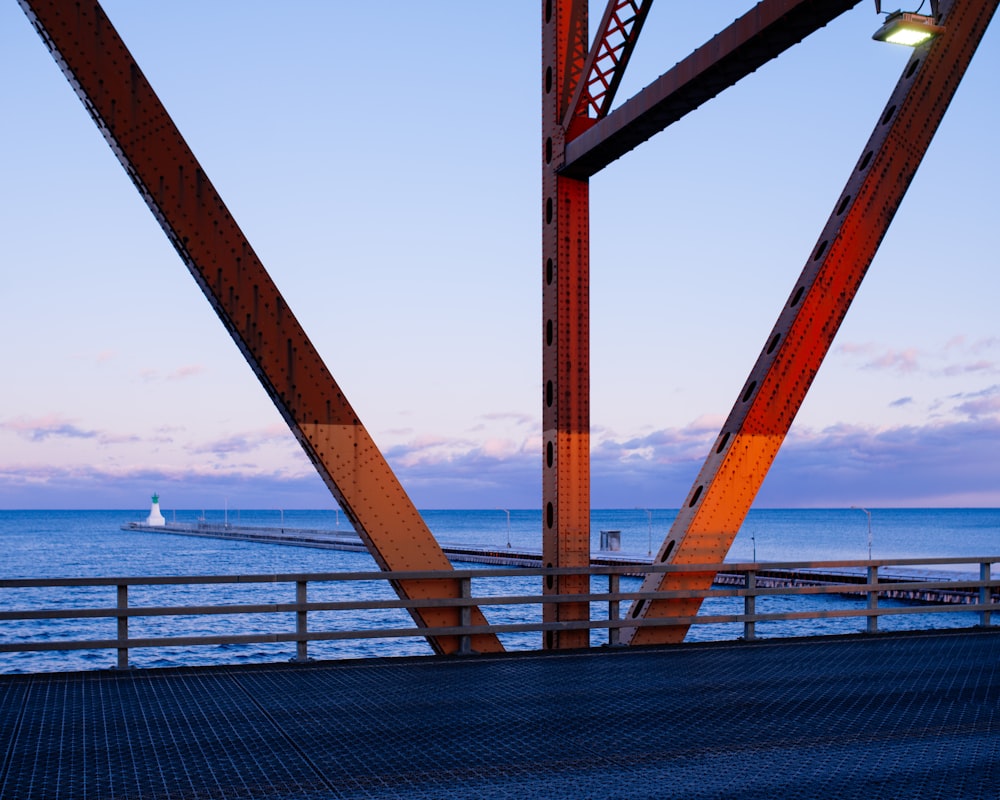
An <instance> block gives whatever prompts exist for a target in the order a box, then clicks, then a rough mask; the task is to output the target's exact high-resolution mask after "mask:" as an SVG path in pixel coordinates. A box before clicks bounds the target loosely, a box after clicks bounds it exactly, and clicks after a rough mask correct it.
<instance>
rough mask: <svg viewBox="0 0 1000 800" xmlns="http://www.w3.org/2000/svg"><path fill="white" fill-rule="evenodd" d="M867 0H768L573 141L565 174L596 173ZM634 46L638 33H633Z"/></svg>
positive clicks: (569, 175) (564, 167)
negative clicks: (863, 0) (634, 37)
mask: <svg viewBox="0 0 1000 800" xmlns="http://www.w3.org/2000/svg"><path fill="white" fill-rule="evenodd" d="M860 1H861V0H763V2H761V3H758V4H757V6H756V7H755V8H753V10H751V11H749V12H747V13H746V14H744V15H743V16H742V17H740V18H739V19H737V20H736V21H735V22H734V23H733V24H732V25H730V26H729V27H727V28H725V29H724V30H723V31H722V32H721V33H719V34H717V35H716V36H714V37H713V38H712V39H711V41H709V42H707V43H706V44H704V45H703V46H701V47H699V48H698V49H697V50H695V51H694V52H693V53H692V54H691V55H690V56H688V57H687V58H685V59H684V60H683V61H681V62H680V63H678V64H677V65H676V66H675V67H673V68H672V69H670V70H669V71H667V72H666V73H664V74H663V75H661V76H660V77H659V78H657V79H656V80H655V81H653V83H651V84H650V85H649V86H647V87H646V88H645V89H643V90H641V91H640V92H639V93H638V94H636V95H635V96H634V97H632V98H630V99H629V100H627V101H626V102H624V103H622V105H621V106H619V107H618V108H616V109H615V110H614V111H612V112H611V113H610V114H608V115H607V116H606V117H605V118H604V119H603V120H601V121H599V122H597V123H596V124H593V125H592V126H590V127H589V128H587V129H586V130H583V131H581V133H580V135H579V136H577V137H575V138H574V139H572V141H570V142H569V143H568V144H567V146H566V160H565V163H564V164H563V165H562V168H561V171H560V174H562V175H566V176H568V177H574V178H578V179H581V180H583V179H585V178H589V177H590V176H592V175H594V174H596V173H597V172H600V170H602V169H603V168H604V167H606V166H607V165H608V164H610V163H611V162H612V161H614V160H615V159H617V158H620V157H621V156H623V155H624V154H625V153H627V152H628V151H629V150H632V149H633V148H635V147H638V146H639V145H640V144H642V143H643V142H644V141H646V140H647V139H649V138H651V137H652V136H654V135H655V134H657V133H659V132H660V131H662V130H663V129H664V128H666V127H667V126H668V125H670V124H672V123H674V122H676V121H677V120H679V119H680V118H681V117H683V116H684V115H685V114H687V113H688V112H690V111H693V110H694V109H696V108H697V107H698V106H700V105H701V104H702V103H704V102H705V101H707V100H710V99H711V98H713V97H715V96H716V95H717V94H719V93H720V92H721V91H723V90H724V89H727V88H729V87H730V86H732V85H733V84H735V83H737V82H738V81H739V80H741V79H742V78H744V77H746V76H747V75H749V74H750V73H751V72H753V71H754V70H756V69H757V68H758V67H760V66H762V65H763V64H765V63H766V62H768V61H770V60H771V59H772V58H775V57H777V56H778V55H780V54H781V53H782V52H784V51H785V50H787V49H788V48H789V47H791V46H792V45H794V44H796V43H797V42H800V41H801V40H802V39H804V38H805V37H806V36H808V35H809V34H811V33H813V32H814V31H816V30H818V29H819V28H821V27H823V26H824V25H826V24H827V23H828V22H830V21H831V20H833V19H835V18H836V17H838V16H839V15H840V14H842V13H844V12H845V11H847V10H848V9H850V8H852V7H854V6H856V5H857V4H858V3H859V2H860ZM632 44H633V46H634V41H633V43H632Z"/></svg>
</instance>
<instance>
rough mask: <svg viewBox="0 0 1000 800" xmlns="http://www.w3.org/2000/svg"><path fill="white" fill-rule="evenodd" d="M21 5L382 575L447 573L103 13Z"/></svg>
mask: <svg viewBox="0 0 1000 800" xmlns="http://www.w3.org/2000/svg"><path fill="white" fill-rule="evenodd" d="M19 2H20V4H21V7H22V8H23V9H24V11H25V13H26V14H27V16H28V18H29V19H30V20H31V22H32V23H33V24H34V26H35V28H36V29H37V31H38V33H39V34H40V35H41V37H42V40H43V41H44V42H45V44H46V46H47V47H48V48H49V50H50V51H51V52H52V55H53V57H54V58H55V60H56V62H57V63H58V64H59V66H60V68H61V69H62V71H63V73H64V74H65V75H66V77H67V78H68V80H69V82H70V84H71V85H72V86H73V88H74V89H75V90H76V93H77V94H78V95H79V97H80V99H81V100H82V101H83V104H84V106H86V108H87V110H88V111H89V112H90V115H91V116H92V117H93V119H94V121H95V122H96V123H97V126H98V128H99V129H100V130H101V133H103V134H104V137H105V138H106V139H107V141H108V144H110V146H111V149H112V150H113V151H114V152H115V155H116V156H117V157H118V160H119V161H120V162H121V163H122V166H124V167H125V170H126V172H128V174H129V177H130V178H131V179H132V182H133V183H134V184H135V186H136V188H137V189H138V190H139V193H140V194H141V195H142V197H143V199H144V200H145V201H146V203H147V204H148V205H149V207H150V209H151V210H152V212H153V214H154V216H155V217H156V218H157V220H158V221H159V223H160V225H161V226H162V227H163V230H164V231H165V232H166V234H167V236H168V238H169V239H170V241H171V242H172V243H173V245H174V247H175V248H176V249H177V252H178V253H179V254H180V256H181V258H182V259H183V261H184V263H185V264H186V265H187V267H188V269H189V270H190V271H191V274H192V275H193V276H194V279H195V280H196V281H197V283H198V285H199V286H200V287H201V289H202V291H203V292H204V293H205V296H206V297H207V298H208V300H209V302H210V303H211V304H212V307H213V308H214V309H215V311H216V313H218V315H219V317H220V318H221V320H222V322H223V324H224V325H225V326H226V328H227V329H228V330H229V332H230V334H231V335H232V337H233V339H234V340H235V342H236V344H237V346H238V347H239V348H240V351H241V352H242V353H243V355H244V356H245V357H246V359H247V361H248V362H249V363H250V366H251V367H252V368H253V370H254V372H255V373H256V375H257V377H258V378H259V379H260V382H261V384H262V385H263V386H264V388H265V389H266V391H267V393H268V395H269V396H270V397H271V399H272V400H273V401H274V404H275V405H276V406H277V407H278V410H279V411H280V412H281V414H282V416H283V417H284V418H285V421H286V422H287V423H288V425H289V427H290V428H291V429H292V432H293V433H294V434H295V437H296V438H297V439H298V441H299V443H300V444H301V445H302V447H303V449H304V450H305V451H306V454H307V455H308V456H309V458H310V460H311V461H312V462H313V464H314V465H315V466H316V469H317V470H318V471H319V473H320V475H321V476H322V478H323V480H324V482H325V483H326V485H327V486H328V487H329V489H330V491H331V492H332V494H333V496H334V497H335V498H336V500H337V502H338V503H339V504H340V505H341V507H342V508H343V509H344V511H345V513H346V514H347V516H348V518H349V519H350V520H351V523H352V524H353V525H354V527H355V529H356V530H357V531H358V533H359V534H360V535H361V537H362V539H363V540H364V541H365V544H366V545H367V546H368V549H369V550H370V551H371V553H372V555H373V556H374V557H375V560H376V561H377V562H378V564H379V566H380V567H382V568H383V569H390V570H442V571H447V570H450V569H451V564H450V563H449V561H448V559H447V557H446V556H445V555H444V553H443V551H442V550H441V548H440V546H439V545H438V543H437V542H436V541H435V539H434V536H433V535H432V534H431V532H430V530H429V529H428V528H427V525H426V523H425V522H424V520H423V518H422V517H421V516H420V514H419V513H418V511H417V510H416V508H415V507H414V506H413V503H412V502H411V501H410V498H409V497H408V496H407V494H406V492H405V491H404V490H403V487H402V486H401V485H400V484H399V481H398V480H397V478H396V476H395V474H394V473H393V472H392V469H391V468H390V467H389V465H388V464H387V463H386V461H385V459H384V457H383V456H382V453H381V452H380V451H379V449H378V447H377V446H376V445H375V443H374V442H373V441H372V439H371V437H370V435H369V434H368V431H367V430H366V429H365V427H364V426H363V425H362V424H361V421H360V420H359V419H358V417H357V415H356V414H355V412H354V409H353V408H352V407H351V405H350V404H349V403H348V401H347V398H346V397H344V394H343V392H342V391H341V390H340V387H339V386H338V385H337V383H336V381H335V380H334V378H333V375H332V374H331V373H330V371H329V370H328V369H327V367H326V365H325V364H324V363H323V360H322V358H320V355H319V353H318V352H317V351H316V349H315V347H314V346H313V345H312V343H311V342H310V341H309V338H308V337H307V336H306V333H305V331H304V330H303V329H302V327H301V325H300V324H299V322H298V321H297V320H296V319H295V317H294V315H293V314H292V312H291V310H290V309H289V308H288V305H287V304H286V303H285V301H284V299H283V298H282V296H281V294H280V292H279V291H278V289H277V287H276V286H275V284H274V282H273V281H272V280H271V277H270V276H269V275H268V273H267V271H266V270H265V269H264V266H263V265H262V264H261V262H260V259H259V258H258V257H257V254H256V253H255V252H254V251H253V248H252V247H251V246H250V243H249V242H248V241H247V239H246V237H245V236H244V234H243V232H242V231H241V230H240V228H239V226H238V225H237V224H236V222H235V220H234V219H233V217H232V215H231V214H230V213H229V210H228V209H227V208H226V206H225V204H224V203H223V201H222V198H221V197H220V196H219V194H218V193H217V192H216V190H215V188H214V187H213V186H212V183H211V182H210V181H209V179H208V177H207V176H206V175H205V172H204V170H203V169H202V168H201V165H200V164H199V163H198V161H197V159H196V158H195V156H194V154H193V153H192V152H191V149H190V148H189V147H188V145H187V143H186V142H185V141H184V139H183V137H182V136H181V134H180V131H179V130H178V129H177V127H176V126H175V125H174V123H173V121H172V120H171V119H170V117H169V115H168V114H167V112H166V109H164V107H163V105H162V103H161V102H160V100H159V98H158V97H157V96H156V94H155V93H154V92H153V89H152V87H150V85H149V83H148V81H147V80H146V78H145V76H144V75H143V74H142V71H141V70H140V69H139V67H138V65H137V64H136V62H135V60H134V59H133V58H132V56H131V54H130V53H129V51H128V49H127V48H126V46H125V44H124V42H123V41H122V40H121V37H120V36H119V35H118V32H117V31H116V30H115V29H114V27H113V26H112V24H111V23H110V21H109V20H108V18H107V16H106V15H105V13H104V10H103V9H102V8H101V6H100V4H99V3H98V2H97V1H96V0H81V2H74V3H68V2H65V1H64V0H19ZM394 588H395V590H396V592H397V593H398V594H399V595H400V597H401V598H408V599H415V600H424V599H428V600H435V599H439V598H457V597H460V596H461V586H460V582H459V581H457V580H453V579H449V578H442V579H440V580H435V581H397V582H395V583H394ZM411 613H412V615H413V618H414V620H415V621H416V623H417V624H418V625H419V626H421V627H426V628H435V627H450V626H457V625H459V624H460V622H461V615H460V611H459V609H458V608H447V607H427V608H418V609H414V610H413V611H412V612H411ZM477 620H478V621H479V622H482V621H483V618H482V615H481V614H479V612H478V610H476V611H474V614H473V621H474V622H475V621H477ZM428 641H429V642H430V643H431V646H432V647H433V648H434V649H435V651H437V652H439V653H447V652H454V651H456V650H458V649H459V646H460V641H459V638H458V637H456V636H434V635H433V634H432V633H430V632H429V633H428ZM471 647H472V649H474V650H477V651H481V652H482V651H496V650H502V649H503V648H502V646H501V645H500V642H499V640H498V639H497V638H496V636H494V635H493V634H483V635H477V636H474V637H472V640H471Z"/></svg>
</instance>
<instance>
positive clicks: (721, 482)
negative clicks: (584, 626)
mask: <svg viewBox="0 0 1000 800" xmlns="http://www.w3.org/2000/svg"><path fill="white" fill-rule="evenodd" d="M998 4H1000V0H950V2H949V0H943V2H942V3H941V11H942V15H943V20H942V24H943V25H944V27H945V31H944V33H943V34H942V35H941V36H939V37H938V38H936V39H934V40H932V41H931V42H929V43H928V44H926V45H924V46H922V47H920V48H917V49H916V50H915V51H914V52H913V56H912V57H911V58H910V61H909V63H908V64H907V66H906V68H905V69H904V70H903V76H902V77H901V78H900V80H899V83H898V84H897V85H896V88H895V90H894V91H893V93H892V96H891V97H890V99H889V103H888V105H887V106H886V108H885V110H884V111H883V112H882V115H881V117H880V118H879V120H878V123H877V124H876V126H875V131H874V132H873V133H872V136H871V138H870V139H869V140H868V144H867V145H866V146H865V149H864V151H863V153H862V155H861V158H860V160H859V161H858V163H857V165H856V166H855V168H854V170H853V172H852V174H851V177H850V179H849V180H848V182H847V186H846V187H845V189H844V191H843V193H842V194H841V196H840V198H839V199H838V200H837V204H836V208H835V209H834V212H833V214H832V215H831V216H830V219H829V221H828V222H827V224H826V227H825V228H824V229H823V233H822V234H821V236H820V238H819V241H818V243H817V245H816V247H815V249H814V250H813V252H812V253H811V254H810V256H809V261H808V262H807V264H806V266H805V269H804V270H803V271H802V274H801V276H800V277H799V280H798V281H797V282H796V284H795V286H794V288H793V289H792V293H791V296H790V297H789V299H788V302H787V303H786V304H785V307H784V308H783V310H782V312H781V315H780V316H779V317H778V322H777V324H776V325H775V327H774V330H773V331H772V332H771V334H770V336H768V339H767V342H766V343H765V345H764V349H763V351H762V352H761V354H760V357H759V358H758V359H757V363H756V365H755V366H754V368H753V370H752V371H751V373H750V377H749V378H748V379H747V382H746V385H745V386H744V387H743V390H742V392H740V396H739V398H737V400H736V404H735V406H734V407H733V410H732V412H731V413H730V415H729V418H728V419H727V420H726V423H725V425H724V426H723V428H722V431H721V432H720V434H719V437H718V438H717V439H716V441H715V444H714V445H713V447H712V450H711V452H710V453H709V456H708V458H707V459H706V461H705V464H704V466H702V468H701V472H700V473H699V475H698V478H697V480H696V481H695V485H694V486H693V487H692V489H691V492H690V494H689V495H688V497H687V499H686V501H685V503H684V506H683V507H682V508H681V510H680V512H679V513H678V515H677V518H676V520H675V521H674V524H673V526H672V527H671V529H670V532H669V534H668V535H667V539H666V541H665V542H664V543H663V546H662V547H661V548H660V550H659V552H658V553H657V556H656V561H657V563H673V564H708V563H712V562H721V561H722V560H723V558H724V557H725V555H726V553H727V552H728V551H729V547H730V545H731V544H732V542H733V539H734V538H735V537H736V534H737V532H738V531H739V529H740V526H741V525H742V524H743V520H744V518H745V517H746V514H747V511H748V510H749V509H750V505H751V503H752V502H753V499H754V497H755V496H756V494H757V491H758V489H760V485H761V483H763V481H764V477H765V476H766V475H767V471H768V469H770V467H771V463H772V462H773V461H774V457H775V456H776V455H777V453H778V448H779V447H780V446H781V443H782V441H783V440H784V438H785V435H786V434H787V433H788V429H789V427H790V426H791V424H792V421H793V420H794V418H795V414H796V413H797V412H798V410H799V407H800V406H801V404H802V401H803V399H804V398H805V395H806V392H807V391H808V389H809V386H810V384H811V383H812V381H813V378H814V377H815V375H816V372H817V370H818V369H819V367H820V364H821V363H822V361H823V358H824V356H825V355H826V353H827V351H828V350H829V348H830V345H831V343H832V342H833V338H834V336H835V335H836V333H837V330H838V328H839V327H840V323H841V322H842V321H843V319H844V315H845V314H846V313H847V309H848V308H849V306H850V304H851V301H852V300H853V299H854V295H855V293H856V292H857V290H858V287H859V286H860V285H861V281H862V279H863V278H864V275H865V272H866V271H867V269H868V265H869V264H870V263H871V261H872V258H873V257H874V256H875V252H876V251H877V249H878V246H879V244H880V243H881V241H882V237H883V236H884V235H885V232H886V230H887V229H888V227H889V223H890V222H891V221H892V218H893V216H894V215H895V213H896V209H897V208H898V207H899V204H900V202H901V201H902V199H903V195H904V194H905V193H906V190H907V188H908V187H909V185H910V181H912V180H913V176H914V174H915V173H916V171H917V167H918V166H919V165H920V161H921V159H922V158H923V156H924V153H925V152H926V151H927V148H928V146H929V145H930V143H931V139H932V138H933V136H934V133H935V131H936V130H937V127H938V125H939V123H940V122H941V118H942V117H943V116H944V113H945V110H946V109H947V107H948V104H949V103H950V102H951V99H952V97H953V96H954V94H955V90H956V89H957V88H958V84H959V81H960V80H961V78H962V76H963V75H964V74H965V71H966V69H967V68H968V66H969V62H970V61H971V59H972V55H973V53H974V52H975V50H976V47H977V46H978V45H979V42H980V40H981V39H982V36H983V33H984V32H985V31H986V27H987V25H988V24H989V21H990V18H991V17H992V16H993V13H994V12H995V11H996V8H997V5H998ZM713 578H714V573H712V572H702V573H697V572H695V573H683V574H680V573H678V574H672V575H668V574H665V575H663V576H659V575H653V576H649V577H648V578H647V579H646V581H644V583H643V586H642V591H656V590H677V589H705V588H708V587H709V586H710V585H711V583H712V579H713ZM700 604H701V601H700V600H697V599H694V600H688V599H679V600H652V601H650V600H638V601H636V602H635V603H634V604H633V605H632V608H631V609H630V611H629V615H630V617H632V618H633V619H644V618H647V617H687V616H693V615H694V614H696V613H697V611H698V608H699V606H700ZM686 632H687V628H686V627H683V626H678V627H676V628H674V627H671V628H632V629H630V630H627V631H626V633H625V636H626V637H627V639H628V641H629V643H631V644H646V643H653V642H658V643H663V642H675V641H680V640H681V639H683V638H684V636H685V634H686Z"/></svg>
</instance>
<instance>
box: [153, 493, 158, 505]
mask: <svg viewBox="0 0 1000 800" xmlns="http://www.w3.org/2000/svg"><path fill="white" fill-rule="evenodd" d="M153 502H154V503H159V502H160V496H159V495H158V494H157V493H156V492H153Z"/></svg>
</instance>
